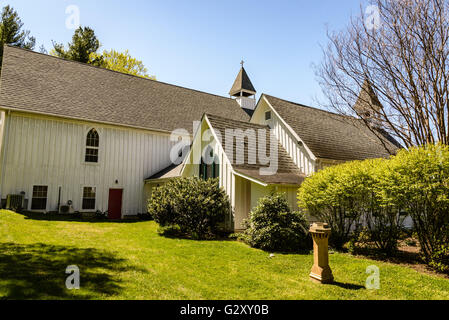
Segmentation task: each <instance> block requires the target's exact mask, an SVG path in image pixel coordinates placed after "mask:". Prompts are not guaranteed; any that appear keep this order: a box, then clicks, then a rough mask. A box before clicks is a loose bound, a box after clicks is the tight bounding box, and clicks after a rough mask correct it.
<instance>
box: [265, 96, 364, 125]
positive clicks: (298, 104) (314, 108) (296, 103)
mask: <svg viewBox="0 0 449 320" xmlns="http://www.w3.org/2000/svg"><path fill="white" fill-rule="evenodd" d="M262 95H264V96H267V97H271V98H275V99H278V100H281V101H284V102H287V103H291V104H294V105H297V106H299V107H303V108H308V109H312V110H316V111H321V112H325V113H329V114H331V115H334V116H339V117H343V118H351V119H353V120H360V119H357V118H356V117H353V116H348V115H344V114H339V113H336V112H332V111H329V110H324V109H320V108H316V107H311V106H308V105H305V104H302V103H299V102H294V101H291V100H286V99H282V98H279V97H276V96H273V95H270V94H266V93H263V94H262Z"/></svg>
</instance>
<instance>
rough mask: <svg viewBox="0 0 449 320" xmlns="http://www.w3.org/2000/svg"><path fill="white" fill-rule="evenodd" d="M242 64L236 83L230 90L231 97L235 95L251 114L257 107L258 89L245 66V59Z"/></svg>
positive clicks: (238, 101)
mask: <svg viewBox="0 0 449 320" xmlns="http://www.w3.org/2000/svg"><path fill="white" fill-rule="evenodd" d="M240 64H241V65H242V67H241V69H240V72H239V74H238V75H237V78H236V79H235V81H234V85H233V86H232V88H231V91H229V95H230V96H231V97H235V98H236V101H237V103H238V104H239V105H240V106H241V107H242V108H243V109H244V110H245V111H246V112H247V113H248V114H250V115H252V113H254V109H255V108H256V93H257V92H256V89H254V86H253V84H252V83H251V80H250V79H249V76H248V74H247V73H246V70H245V68H244V67H243V64H244V61H242V62H241V63H240Z"/></svg>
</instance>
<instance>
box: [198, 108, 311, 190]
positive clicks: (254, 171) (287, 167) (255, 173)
mask: <svg viewBox="0 0 449 320" xmlns="http://www.w3.org/2000/svg"><path fill="white" fill-rule="evenodd" d="M206 116H207V119H208V120H209V122H210V124H211V126H212V129H213V130H214V131H218V132H219V133H220V135H221V137H222V139H223V142H222V143H225V140H226V131H225V130H226V129H233V130H236V129H240V130H242V131H243V132H245V131H246V130H248V129H252V130H254V131H255V133H256V141H257V145H256V146H251V145H249V144H248V142H247V141H248V139H245V145H244V150H243V152H244V159H245V160H244V163H243V164H237V151H238V150H239V151H242V150H241V147H239V146H238V145H237V139H234V140H233V146H232V147H233V152H232V153H233V154H232V155H231V154H230V152H228V150H226V146H224V148H225V152H226V155H227V157H228V158H229V159H230V161H231V162H232V167H233V168H234V170H235V171H237V172H239V173H241V174H244V175H246V176H249V177H252V178H255V179H257V180H259V181H261V182H264V183H266V184H290V185H300V184H301V183H302V182H303V181H304V179H305V175H304V174H302V173H301V171H300V170H299V169H298V167H297V166H296V165H295V163H294V162H293V160H292V159H291V158H290V156H289V155H288V154H287V152H286V151H285V149H284V148H283V147H282V146H281V145H280V144H279V143H278V155H277V161H278V163H277V165H278V170H277V172H276V174H275V175H261V174H260V169H261V168H264V167H265V168H266V167H268V165H266V164H261V163H260V161H259V160H260V159H259V157H258V148H259V146H260V144H259V141H258V130H261V129H262V130H265V131H266V133H265V139H266V142H267V147H266V154H267V155H269V154H270V128H269V127H267V126H262V125H257V124H253V123H249V122H242V121H235V120H230V119H226V118H222V117H219V116H216V115H210V114H207V115H206ZM242 138H244V137H242ZM249 155H256V157H255V158H256V160H257V161H256V163H255V164H250V163H249V161H248V159H249Z"/></svg>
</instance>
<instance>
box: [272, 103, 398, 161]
mask: <svg viewBox="0 0 449 320" xmlns="http://www.w3.org/2000/svg"><path fill="white" fill-rule="evenodd" d="M264 96H265V98H266V99H267V100H268V102H269V103H270V104H271V106H272V107H273V108H274V109H275V110H276V111H277V112H278V113H279V115H280V116H281V117H282V118H283V119H284V121H286V122H287V124H288V125H289V126H290V127H291V128H292V129H293V130H294V131H295V132H296V134H297V135H298V136H299V137H300V138H301V139H302V140H303V141H304V143H305V144H306V145H307V146H308V147H309V149H310V150H311V151H312V153H313V154H314V155H315V156H316V157H318V158H323V159H332V160H344V161H348V160H363V159H371V158H387V157H389V156H390V155H391V154H394V153H395V152H396V151H397V150H398V144H397V142H396V145H395V143H394V140H393V139H392V138H391V137H388V136H386V137H383V136H382V135H381V134H380V133H379V136H380V137H382V142H381V141H380V140H379V138H378V137H377V136H376V135H375V134H374V133H373V132H372V131H371V130H370V129H368V128H367V127H366V126H365V124H364V123H362V122H361V120H357V119H355V118H351V117H346V116H342V115H338V114H335V113H331V112H328V111H324V110H320V109H315V108H311V107H307V106H304V105H300V104H297V103H293V102H289V101H286V100H282V99H279V98H276V97H272V96H269V95H264ZM384 145H385V146H386V147H387V149H388V151H387V150H386V149H385V147H384Z"/></svg>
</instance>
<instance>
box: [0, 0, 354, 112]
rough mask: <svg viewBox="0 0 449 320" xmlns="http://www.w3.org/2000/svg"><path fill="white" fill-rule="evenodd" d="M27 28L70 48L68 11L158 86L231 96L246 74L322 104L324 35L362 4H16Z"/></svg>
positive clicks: (135, 0)
mask: <svg viewBox="0 0 449 320" xmlns="http://www.w3.org/2000/svg"><path fill="white" fill-rule="evenodd" d="M0 4H1V5H2V6H4V5H6V4H10V5H12V6H13V7H14V8H15V9H16V10H17V11H18V13H19V15H20V17H21V18H22V21H23V22H24V23H25V28H26V29H29V30H30V31H31V32H32V35H33V36H35V37H36V39H37V48H36V49H38V48H39V46H40V45H41V44H43V45H44V46H45V47H46V49H47V50H50V49H51V48H52V45H51V41H52V40H55V41H57V42H63V43H67V42H69V41H70V39H71V36H72V35H73V30H69V29H67V28H66V19H67V17H68V15H67V14H66V13H65V12H66V8H67V6H69V5H77V6H78V7H79V9H80V22H81V25H83V26H90V27H92V28H93V29H94V30H95V32H96V33H97V36H98V38H99V39H100V41H101V43H102V45H103V47H102V49H111V48H113V49H116V50H125V49H129V51H130V53H131V54H132V55H133V56H135V57H136V58H138V59H140V60H142V61H143V62H144V63H145V65H146V66H147V67H148V69H149V71H150V73H151V74H152V75H155V76H156V77H157V79H158V80H160V81H163V82H168V83H172V84H176V85H180V86H184V87H188V88H193V89H197V90H201V91H206V92H210V93H214V94H218V95H222V96H226V95H227V94H228V92H229V89H230V88H231V86H232V83H233V81H234V79H235V77H236V75H237V72H238V70H239V67H240V64H239V63H240V61H241V60H242V59H244V60H245V62H246V63H245V68H246V70H247V72H248V74H249V76H250V78H251V80H252V82H253V84H254V86H255V87H256V89H257V91H258V93H259V94H260V93H263V92H264V93H268V94H271V95H274V96H278V97H280V98H284V99H287V100H292V101H296V102H299V103H304V104H308V105H314V106H317V105H316V102H315V98H316V97H318V98H320V97H321V89H320V87H319V85H318V83H317V81H316V77H315V73H314V68H313V64H314V63H315V64H318V63H320V61H321V59H322V50H321V47H322V46H325V45H326V44H327V38H326V30H327V29H328V28H329V30H341V29H342V28H344V27H345V25H346V24H347V23H348V22H349V18H350V16H351V15H356V14H358V13H359V12H360V5H361V0H343V1H341V0H340V1H336V0H319V1H310V0H308V1H303V0H295V1H274V0H272V1H261V0H259V1H256V0H240V1H234V0H232V1H231V0H227V1H216V0H208V1H207V0H184V1H173V0H165V1H148V0H128V1H124V0H122V1H119V0H95V1H93V0H69V1H66V0H40V1H30V0H11V1H0Z"/></svg>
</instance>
